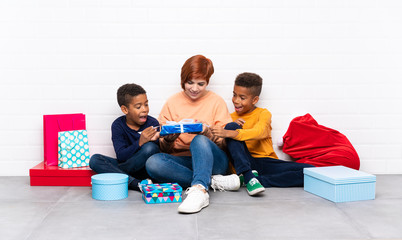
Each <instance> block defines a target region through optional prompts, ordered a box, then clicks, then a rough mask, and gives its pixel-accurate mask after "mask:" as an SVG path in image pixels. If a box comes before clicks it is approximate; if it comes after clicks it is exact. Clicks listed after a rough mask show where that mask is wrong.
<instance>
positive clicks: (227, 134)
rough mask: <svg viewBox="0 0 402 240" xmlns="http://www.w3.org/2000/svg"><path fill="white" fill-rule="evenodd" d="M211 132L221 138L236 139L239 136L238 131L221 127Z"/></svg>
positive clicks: (216, 127)
mask: <svg viewBox="0 0 402 240" xmlns="http://www.w3.org/2000/svg"><path fill="white" fill-rule="evenodd" d="M211 131H212V134H214V135H215V136H217V137H221V138H234V137H236V136H237V134H239V133H238V132H237V131H233V130H226V129H224V128H223V127H220V126H213V127H211Z"/></svg>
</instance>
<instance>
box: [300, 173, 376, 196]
mask: <svg viewBox="0 0 402 240" xmlns="http://www.w3.org/2000/svg"><path fill="white" fill-rule="evenodd" d="M375 183H376V176H375V175H372V174H368V173H365V172H362V171H357V170H355V169H351V168H347V167H344V166H331V167H316V168H305V169H304V190H305V191H307V192H310V193H313V194H315V195H318V196H320V197H323V198H325V199H328V200H330V201H332V202H349V201H360V200H371V199H374V198H375Z"/></svg>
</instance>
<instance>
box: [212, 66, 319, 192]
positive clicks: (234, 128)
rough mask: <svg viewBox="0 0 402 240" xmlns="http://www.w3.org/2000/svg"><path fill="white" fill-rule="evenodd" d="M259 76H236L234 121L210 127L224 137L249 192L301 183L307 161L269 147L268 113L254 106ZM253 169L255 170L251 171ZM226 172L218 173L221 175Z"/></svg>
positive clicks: (269, 127)
mask: <svg viewBox="0 0 402 240" xmlns="http://www.w3.org/2000/svg"><path fill="white" fill-rule="evenodd" d="M261 88H262V78H261V77H260V76H259V75H257V74H254V73H242V74H240V75H238V76H237V77H236V80H235V84H234V89H233V97H232V102H233V105H234V108H235V112H234V113H232V114H231V117H232V120H233V121H234V122H232V123H228V124H227V125H226V126H225V128H222V127H213V128H212V133H213V134H214V135H215V136H219V137H222V138H226V143H227V147H228V150H229V154H230V156H231V158H232V160H233V165H234V168H235V170H236V173H237V174H238V175H240V180H241V181H243V183H245V184H246V187H247V192H248V194H249V195H256V194H259V193H262V192H264V191H265V188H264V187H298V186H303V178H304V176H303V168H305V167H314V166H313V165H310V164H303V163H296V162H288V161H283V160H279V159H278V157H277V155H276V154H275V151H274V149H273V147H272V137H271V130H272V128H271V116H272V115H271V113H270V112H269V111H268V110H267V109H265V108H259V107H257V106H256V104H257V102H258V100H259V95H260V93H261ZM253 170H256V171H253ZM225 177H229V176H222V177H221V179H220V180H221V181H224V180H223V178H225Z"/></svg>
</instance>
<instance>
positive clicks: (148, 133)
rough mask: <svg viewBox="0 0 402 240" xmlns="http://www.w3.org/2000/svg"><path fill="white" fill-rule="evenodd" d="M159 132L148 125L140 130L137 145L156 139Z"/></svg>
mask: <svg viewBox="0 0 402 240" xmlns="http://www.w3.org/2000/svg"><path fill="white" fill-rule="evenodd" d="M158 136H159V133H158V132H157V131H156V128H154V127H152V126H151V127H148V128H146V129H144V131H142V132H141V136H140V141H139V145H140V146H142V145H144V144H145V143H147V142H149V141H155V140H156V139H158Z"/></svg>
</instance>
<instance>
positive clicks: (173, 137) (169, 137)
mask: <svg viewBox="0 0 402 240" xmlns="http://www.w3.org/2000/svg"><path fill="white" fill-rule="evenodd" d="M179 136H180V133H175V134H169V135H166V136H163V139H164V140H165V142H170V143H172V142H174V141H175V140H176V139H177V138H178V137H179Z"/></svg>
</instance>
